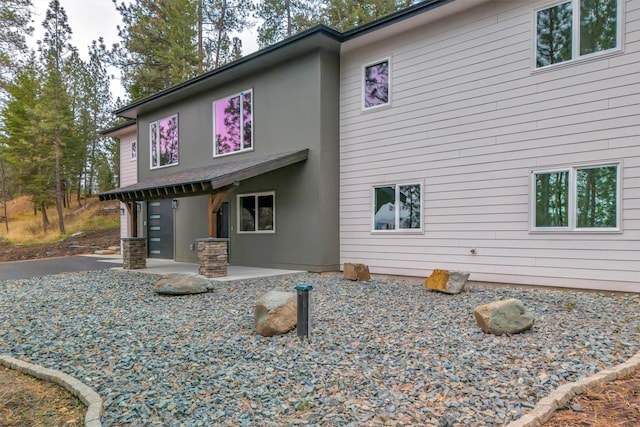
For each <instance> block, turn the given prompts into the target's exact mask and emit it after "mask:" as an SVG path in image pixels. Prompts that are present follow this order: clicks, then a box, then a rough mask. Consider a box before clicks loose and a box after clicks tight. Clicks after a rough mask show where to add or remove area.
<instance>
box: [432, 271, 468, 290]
mask: <svg viewBox="0 0 640 427" xmlns="http://www.w3.org/2000/svg"><path fill="white" fill-rule="evenodd" d="M468 279H469V273H466V272H464V271H447V270H438V269H436V270H433V272H432V273H431V275H430V276H429V277H428V278H427V280H425V282H424V286H425V288H427V289H432V290H434V291H439V292H444V293H446V294H459V293H460V292H462V291H463V290H464V286H465V285H466V283H467V280H468Z"/></svg>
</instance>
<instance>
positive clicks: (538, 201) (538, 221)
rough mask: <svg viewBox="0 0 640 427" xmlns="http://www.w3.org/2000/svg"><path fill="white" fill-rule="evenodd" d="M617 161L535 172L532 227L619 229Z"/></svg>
mask: <svg viewBox="0 0 640 427" xmlns="http://www.w3.org/2000/svg"><path fill="white" fill-rule="evenodd" d="M619 170H620V167H619V165H618V164H611V165H598V166H580V167H567V168H563V169H554V170H546V171H534V172H533V176H532V180H533V182H532V184H533V191H532V194H533V206H534V212H533V221H532V222H533V224H532V225H533V227H532V228H533V229H534V230H540V231H572V230H578V231H580V230H583V231H595V230H600V231H617V230H618V229H619V228H620V225H619V217H620V203H619V201H620V173H619Z"/></svg>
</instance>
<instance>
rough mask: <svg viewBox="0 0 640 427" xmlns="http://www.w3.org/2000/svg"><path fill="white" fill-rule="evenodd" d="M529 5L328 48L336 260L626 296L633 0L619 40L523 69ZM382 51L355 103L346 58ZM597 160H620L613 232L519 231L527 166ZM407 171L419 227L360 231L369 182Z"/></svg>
mask: <svg viewBox="0 0 640 427" xmlns="http://www.w3.org/2000/svg"><path fill="white" fill-rule="evenodd" d="M544 4H545V3H544V2H494V3H492V5H486V7H480V8H475V9H473V10H470V11H468V12H465V13H463V14H460V15H457V16H451V17H449V18H447V20H446V21H441V22H435V23H431V24H430V25H429V26H428V27H424V28H414V29H411V30H409V31H406V32H405V33H402V35H399V36H396V37H393V38H390V39H387V40H385V41H384V42H377V43H375V44H371V45H368V46H365V47H363V48H361V49H358V50H353V51H349V52H347V53H346V54H343V56H342V60H341V95H340V144H341V153H340V156H341V157H340V166H341V169H340V170H341V172H340V177H341V184H340V200H341V212H340V220H341V221H340V222H341V226H340V231H341V248H340V252H341V258H342V259H341V262H342V263H344V262H362V263H365V264H367V265H369V268H370V270H371V271H372V272H374V273H381V274H402V275H418V276H425V275H428V274H430V272H431V271H432V270H433V269H435V268H446V269H455V270H467V271H470V272H471V273H472V276H471V278H472V279H474V280H482V281H497V282H500V281H506V282H512V283H522V284H540V285H553V286H577V287H585V288H598V287H602V286H605V287H607V288H609V289H618V290H633V291H637V292H640V284H639V282H640V244H639V243H638V242H639V239H640V73H638V70H639V69H640V1H638V0H631V1H627V2H626V5H625V8H626V16H625V26H624V28H625V34H624V50H623V51H622V52H619V53H616V54H613V55H606V56H602V57H600V58H593V59H589V60H585V61H579V62H575V63H571V64H564V65H563V66H560V67H556V68H555V69H547V70H532V68H531V64H532V59H531V58H532V56H533V41H532V37H533V35H532V34H533V23H532V19H533V9H534V8H536V7H539V6H541V5H544ZM397 25H402V23H399V24H397ZM383 57H390V58H391V67H392V78H393V81H392V85H391V106H390V107H386V108H380V109H376V110H373V111H366V112H363V111H362V110H361V96H362V94H361V90H362V88H361V75H360V73H361V72H362V65H363V64H365V63H367V62H369V61H372V60H376V59H379V58H383ZM605 161H620V162H622V165H623V169H622V177H623V178H622V183H621V185H622V196H623V200H622V202H621V206H620V209H621V217H622V224H621V231H620V232H616V233H598V232H591V233H577V232H574V233H570V232H564V233H548V232H547V233H532V232H530V231H529V230H530V224H529V222H530V206H529V204H530V191H531V189H530V172H531V170H533V169H536V168H544V167H552V166H558V165H572V164H576V163H598V162H605ZM415 181H418V182H422V183H423V190H424V194H423V202H424V207H423V213H424V215H423V231H424V232H423V233H419V234H393V233H380V232H378V233H375V232H373V233H372V232H371V228H372V226H371V221H372V212H371V209H372V208H371V204H372V200H371V197H372V196H371V187H372V186H373V185H379V184H385V183H386V184H394V183H402V182H415ZM471 249H475V250H476V254H475V255H472V254H471V252H470V250H471Z"/></svg>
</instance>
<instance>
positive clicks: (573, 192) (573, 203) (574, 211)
mask: <svg viewBox="0 0 640 427" xmlns="http://www.w3.org/2000/svg"><path fill="white" fill-rule="evenodd" d="M612 166H615V167H616V227H578V226H577V223H578V208H577V199H578V194H577V171H578V170H583V169H598V168H606V167H612ZM530 172H531V174H530V175H531V178H530V184H529V192H530V197H529V231H530V232H532V233H536V232H542V233H598V234H600V233H619V232H622V206H621V203H622V181H621V179H622V161H612V162H606V163H586V164H574V165H570V166H563V167H555V168H546V169H532V170H531V171H530ZM554 172H568V173H569V194H568V198H569V203H568V206H567V211H568V225H567V226H566V227H537V226H536V176H537V175H538V174H545V173H554Z"/></svg>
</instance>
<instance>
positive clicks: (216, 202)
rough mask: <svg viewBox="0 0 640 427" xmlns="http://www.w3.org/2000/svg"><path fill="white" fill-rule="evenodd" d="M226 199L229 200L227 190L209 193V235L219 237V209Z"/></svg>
mask: <svg viewBox="0 0 640 427" xmlns="http://www.w3.org/2000/svg"><path fill="white" fill-rule="evenodd" d="M225 200H227V193H226V192H220V193H215V194H209V209H208V212H207V216H208V219H209V220H208V222H209V237H218V211H219V210H220V206H222V204H223V203H224V201H225Z"/></svg>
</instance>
